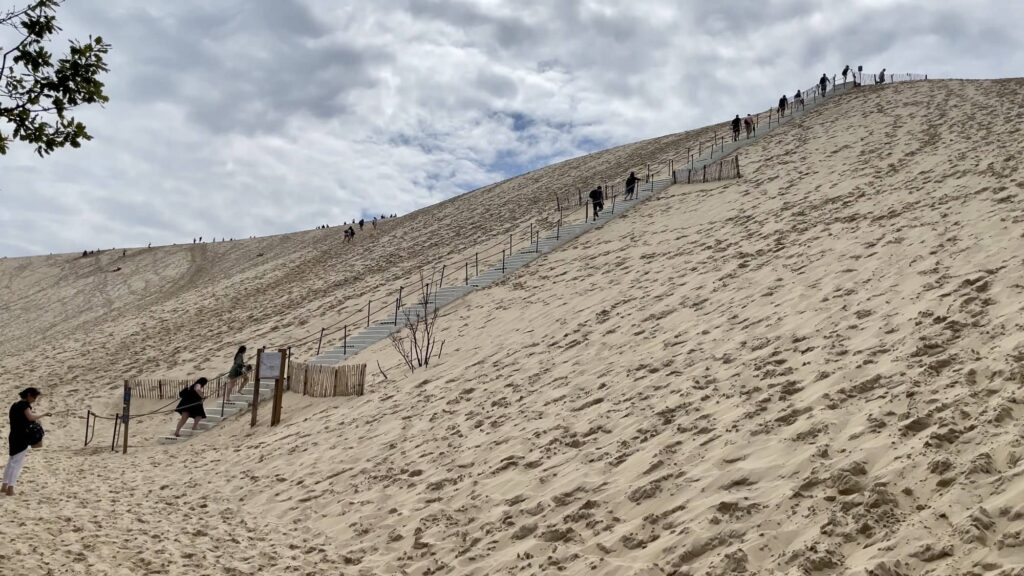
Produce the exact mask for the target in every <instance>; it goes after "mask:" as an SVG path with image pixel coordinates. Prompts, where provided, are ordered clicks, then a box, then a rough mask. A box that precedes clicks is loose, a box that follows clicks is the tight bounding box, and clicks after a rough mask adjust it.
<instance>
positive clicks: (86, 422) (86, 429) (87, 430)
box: [85, 410, 92, 446]
mask: <svg viewBox="0 0 1024 576" xmlns="http://www.w3.org/2000/svg"><path fill="white" fill-rule="evenodd" d="M91 417H92V410H86V411H85V446H88V445H89V419H90V418H91Z"/></svg>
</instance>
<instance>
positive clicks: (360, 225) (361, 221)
mask: <svg viewBox="0 0 1024 576" xmlns="http://www.w3.org/2000/svg"><path fill="white" fill-rule="evenodd" d="M364 223H365V220H363V219H362V218H360V219H359V231H360V232H362V231H363V224H364Z"/></svg>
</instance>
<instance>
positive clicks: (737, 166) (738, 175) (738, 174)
mask: <svg viewBox="0 0 1024 576" xmlns="http://www.w3.org/2000/svg"><path fill="white" fill-rule="evenodd" d="M733 161H735V162H736V177H737V178H739V177H740V155H739V154H737V155H736V156H734V157H733Z"/></svg>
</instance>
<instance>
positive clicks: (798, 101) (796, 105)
mask: <svg viewBox="0 0 1024 576" xmlns="http://www.w3.org/2000/svg"><path fill="white" fill-rule="evenodd" d="M797 109H800V110H803V109H804V95H803V94H802V93H801V92H800V91H799V90H797V91H796V94H793V112H796V111H797Z"/></svg>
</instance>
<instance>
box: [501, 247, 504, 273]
mask: <svg viewBox="0 0 1024 576" xmlns="http://www.w3.org/2000/svg"><path fill="white" fill-rule="evenodd" d="M501 273H502V274H504V273H505V249H504V248H502V249H501Z"/></svg>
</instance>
